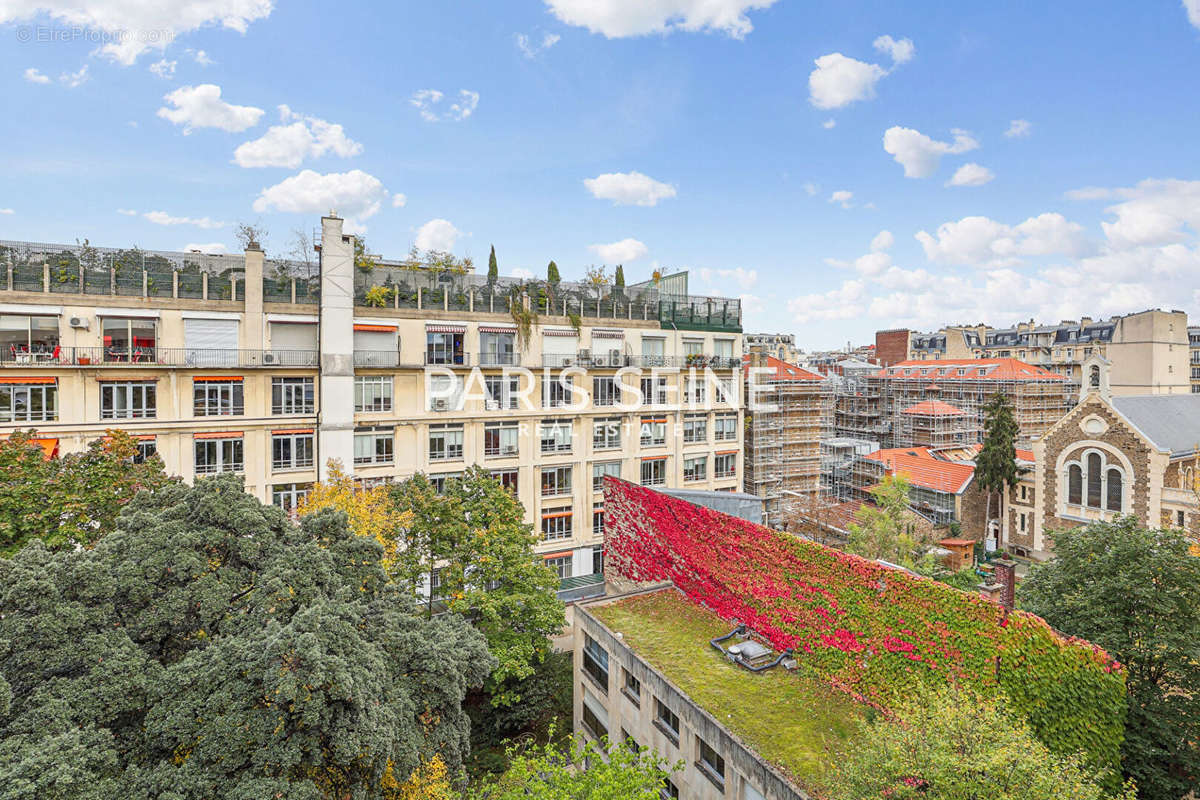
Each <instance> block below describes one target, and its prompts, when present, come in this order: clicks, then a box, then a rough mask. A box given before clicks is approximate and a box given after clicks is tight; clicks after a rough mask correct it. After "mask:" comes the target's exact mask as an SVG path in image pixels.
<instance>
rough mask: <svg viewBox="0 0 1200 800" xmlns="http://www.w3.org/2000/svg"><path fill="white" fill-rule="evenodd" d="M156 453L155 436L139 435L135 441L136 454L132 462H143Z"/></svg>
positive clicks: (156, 443) (156, 442)
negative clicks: (143, 436)
mask: <svg viewBox="0 0 1200 800" xmlns="http://www.w3.org/2000/svg"><path fill="white" fill-rule="evenodd" d="M156 455H158V441H157V439H156V437H154V436H151V437H149V438H140V437H139V438H138V441H137V455H136V456H134V457H133V463H135V464H144V463H146V462H147V461H148V460H150V459H151V458H154V456H156Z"/></svg>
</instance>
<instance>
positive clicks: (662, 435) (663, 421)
mask: <svg viewBox="0 0 1200 800" xmlns="http://www.w3.org/2000/svg"><path fill="white" fill-rule="evenodd" d="M641 442H642V447H653V446H657V445H660V444H666V443H667V418H666V417H642V438H641Z"/></svg>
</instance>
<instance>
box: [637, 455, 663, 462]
mask: <svg viewBox="0 0 1200 800" xmlns="http://www.w3.org/2000/svg"><path fill="white" fill-rule="evenodd" d="M666 460H667V457H666V456H646V457H645V458H643V459H642V461H666Z"/></svg>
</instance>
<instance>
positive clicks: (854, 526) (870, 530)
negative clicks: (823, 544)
mask: <svg viewBox="0 0 1200 800" xmlns="http://www.w3.org/2000/svg"><path fill="white" fill-rule="evenodd" d="M910 488H911V487H910V485H909V482H908V479H907V478H905V477H904V476H903V475H894V476H893V475H885V476H884V478H883V482H882V483H880V484H879V485H878V486H876V487H875V488H873V489H871V497H872V499H874V501H875V505H869V504H864V505H863V506H862V507H861V508H859V509H858V511H857V512H856V513H855V515H854V516H855V519H856V520H857V521H856V522H852V523H850V541H849V543H848V544H847V545H846V549H847V550H848V551H849V552H851V553H855V554H857V555H860V556H863V557H864V558H880V559H883V560H884V561H890V562H891V563H893V564H899V565H901V566H904V567H913V566H916V564H917V562H918V561H919V560H920V559H921V558H922V556H924V555H925V553H926V552H927V551H928V549H929V545H928V543H927V542H925V541H923V540H922V539H921V537H920V536H919V535H918V532H917V525H916V517H915V515H914V514H913V513H912V512H911V511H910V510H909V507H908V506H909V501H908V492H909V489H910Z"/></svg>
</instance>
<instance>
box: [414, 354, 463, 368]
mask: <svg viewBox="0 0 1200 800" xmlns="http://www.w3.org/2000/svg"><path fill="white" fill-rule="evenodd" d="M425 365H426V366H430V367H469V366H471V354H470V353H431V352H429V351H428V350H426V351H425Z"/></svg>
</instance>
